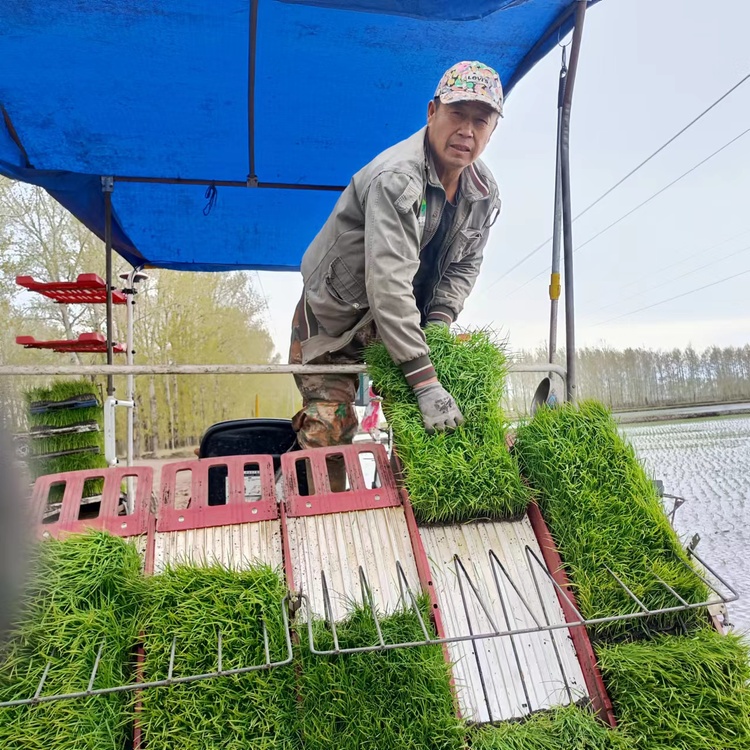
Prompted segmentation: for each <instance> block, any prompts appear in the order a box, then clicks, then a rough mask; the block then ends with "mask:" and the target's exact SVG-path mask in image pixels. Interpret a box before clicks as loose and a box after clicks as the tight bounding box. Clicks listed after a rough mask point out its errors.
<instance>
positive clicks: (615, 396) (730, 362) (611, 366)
mask: <svg viewBox="0 0 750 750" xmlns="http://www.w3.org/2000/svg"><path fill="white" fill-rule="evenodd" d="M512 359H513V361H514V362H518V363H524V364H530V363H537V362H544V361H546V359H547V352H546V349H542V348H540V349H538V350H536V351H528V350H526V351H518V352H515V353H513V354H512ZM556 361H558V362H562V363H564V362H565V352H564V351H562V352H560V353H559V355H558V357H557V359H556ZM576 362H577V379H578V397H579V398H593V399H597V400H598V401H602V402H603V403H605V404H607V405H608V406H609V407H611V408H612V409H637V408H644V407H659V406H676V405H680V404H688V405H689V404H701V403H725V402H735V401H747V400H750V343H748V344H745V345H744V346H728V347H718V346H711V347H708V348H706V349H703V350H702V351H697V350H696V349H694V348H693V347H692V346H688V347H687V348H685V349H678V348H675V349H670V350H666V351H665V350H654V349H645V348H637V349H634V348H628V349H622V350H620V349H614V348H612V347H608V346H598V347H586V348H583V349H579V350H578V353H577V357H576ZM541 377H542V376H541V375H530V374H524V375H521V374H514V375H511V376H510V377H509V379H508V389H507V406H508V408H509V409H510V410H511V411H513V412H515V413H520V412H523V411H524V410H525V409H526V408H527V407H528V405H529V404H530V403H531V399H532V397H533V394H534V390H535V389H536V386H537V385H538V383H539V380H540V378H541ZM556 389H557V390H558V392H561V391H562V385H561V384H560V383H559V381H558V383H557V384H556Z"/></svg>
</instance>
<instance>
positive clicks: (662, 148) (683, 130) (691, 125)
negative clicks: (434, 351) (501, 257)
mask: <svg viewBox="0 0 750 750" xmlns="http://www.w3.org/2000/svg"><path fill="white" fill-rule="evenodd" d="M748 79H750V73H748V74H747V75H746V76H745V77H744V78H742V79H740V80H739V81H738V82H737V83H735V84H734V86H732V87H731V88H730V89H728V90H727V91H725V92H724V93H723V94H722V95H721V96H720V97H719V98H718V99H717V100H716V101H715V102H713V104H711V105H710V106H708V107H707V108H706V109H704V110H703V112H701V113H700V114H699V115H698V116H697V117H695V118H693V119H692V120H691V121H690V122H689V123H688V124H687V125H685V127H683V128H682V129H681V130H679V131H678V132H677V133H675V134H674V135H673V136H672V137H671V138H670V139H669V140H668V141H665V142H664V143H663V144H662V145H661V146H659V148H657V149H656V151H654V152H653V153H652V154H651V155H650V156H647V157H646V158H645V159H644V160H643V161H642V162H641V163H640V164H638V165H637V166H636V167H634V168H633V169H631V170H630V172H628V173H627V174H626V175H625V176H624V177H622V178H621V179H619V180H618V181H617V182H616V183H615V184H614V185H612V187H610V188H608V189H607V190H606V191H605V192H603V193H602V194H601V195H600V196H599V197H598V198H597V199H596V200H595V201H594V202H593V203H590V204H589V205H588V206H586V208H584V209H583V211H581V212H580V213H579V214H577V215H576V216H574V217H573V221H576V220H577V219H580V218H581V216H583V215H584V214H585V213H587V212H588V211H590V210H591V209H592V208H593V207H594V206H596V205H597V203H599V202H600V201H602V200H604V199H605V198H606V197H607V196H608V195H609V194H610V193H611V192H612V191H613V190H615V189H617V188H618V187H620V185H622V183H623V182H625V181H626V180H628V179H630V178H631V177H632V176H633V175H634V174H635V173H636V172H637V171H638V170H639V169H641V168H642V167H644V166H645V165H646V164H648V163H649V162H650V161H651V159H653V158H654V157H655V156H657V155H658V154H660V153H661V152H662V151H663V150H664V149H665V148H666V147H667V146H669V145H670V144H671V143H673V142H674V141H676V140H677V139H678V138H679V137H680V136H681V135H682V134H683V133H685V132H686V131H687V130H689V129H690V128H691V127H693V125H695V123H697V122H698V120H700V119H701V118H702V117H704V116H705V115H707V114H708V113H709V112H710V111H711V110H712V109H713V108H714V107H715V106H716V105H717V104H719V103H720V102H722V101H724V99H726V98H727V97H728V96H729V95H730V94H731V93H732V92H733V91H735V90H736V89H738V88H739V87H740V86H741V85H742V84H743V83H745V81H747V80H748ZM551 241H552V237H549V238H548V239H546V240H545V241H544V242H542V244H541V245H538V246H537V247H535V248H534V249H533V250H532V251H531V252H530V253H527V254H526V255H524V257H523V258H521V260H519V261H518V262H517V263H515V264H514V265H513V266H511V267H510V268H509V269H508V270H507V271H506V272H505V273H503V274H501V275H500V276H498V277H497V279H495V281H493V282H492V283H491V284H490V285H489V286H488V287H487V288H486V289H485V291H487V290H489V289H491V288H492V287H493V286H494V285H495V284H497V283H498V282H499V281H502V280H503V279H504V278H505V277H506V276H508V274H510V273H512V272H513V271H515V270H516V268H518V267H519V266H520V265H522V264H524V263H525V262H526V261H527V260H528V259H529V258H531V257H533V256H534V255H536V254H537V253H538V252H539V251H540V250H541V249H542V248H544V247H545V246H546V245H547V244H548V243H549V242H551Z"/></svg>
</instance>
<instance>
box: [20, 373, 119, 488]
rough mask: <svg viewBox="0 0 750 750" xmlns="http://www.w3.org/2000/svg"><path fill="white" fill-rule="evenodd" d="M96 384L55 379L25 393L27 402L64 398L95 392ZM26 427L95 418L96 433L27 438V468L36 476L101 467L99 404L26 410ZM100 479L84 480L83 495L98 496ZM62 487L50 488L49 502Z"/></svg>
mask: <svg viewBox="0 0 750 750" xmlns="http://www.w3.org/2000/svg"><path fill="white" fill-rule="evenodd" d="M96 391H97V387H96V385H95V384H94V383H92V382H91V381H89V380H58V381H55V382H54V383H52V384H51V385H50V386H46V387H41V388H31V389H29V390H28V391H26V392H25V396H26V400H27V402H28V403H29V405H30V404H32V403H34V402H35V401H64V400H65V399H68V398H72V397H73V396H81V395H87V394H95V393H96ZM28 419H29V427H39V426H45V427H70V426H73V425H77V424H80V423H81V422H87V421H90V420H95V421H96V422H98V424H99V431H98V432H87V433H71V434H67V435H56V436H50V437H47V438H31V439H30V447H31V456H30V459H29V468H30V470H31V473H32V476H34V477H35V478H36V477H40V476H44V475H46V474H58V473H61V472H66V471H79V470H82V469H103V468H106V466H107V462H106V460H105V458H104V433H103V431H102V429H103V424H104V412H103V410H102V407H101V406H96V407H86V408H83V409H54V410H51V411H45V412H41V413H38V414H31V413H29V416H28ZM89 447H96V448H99V452H98V453H94V452H93V451H92V452H87V453H74V454H70V455H65V456H55V457H53V458H45V457H43V455H40V454H45V453H55V452H58V451H64V450H70V449H76V448H89ZM102 486H103V482H102V480H96V479H95V480H91V481H89V482H86V484H85V485H84V488H83V496H84V497H92V496H94V495H98V494H99V493H101V491H102ZM62 492H63V489H62V487H53V488H52V489H51V491H50V497H49V500H50V502H53V503H54V502H59V501H60V500H62Z"/></svg>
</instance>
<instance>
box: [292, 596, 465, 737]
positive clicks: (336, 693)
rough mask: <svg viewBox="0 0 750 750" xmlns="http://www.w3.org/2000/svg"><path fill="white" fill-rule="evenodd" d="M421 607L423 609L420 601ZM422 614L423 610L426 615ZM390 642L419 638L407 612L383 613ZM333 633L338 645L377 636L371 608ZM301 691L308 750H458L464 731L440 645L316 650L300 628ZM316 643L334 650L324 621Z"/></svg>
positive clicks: (366, 641) (316, 630)
mask: <svg viewBox="0 0 750 750" xmlns="http://www.w3.org/2000/svg"><path fill="white" fill-rule="evenodd" d="M422 609H423V611H424V612H425V613H426V612H427V609H428V607H427V606H424V603H423V606H422ZM425 616H426V615H425ZM381 627H382V632H383V637H384V639H385V641H386V642H387V643H403V642H409V641H419V640H422V639H423V637H424V635H423V633H422V630H421V627H420V625H419V621H418V618H417V617H416V615H415V614H414V612H412V611H400V612H397V613H395V614H392V615H389V616H387V617H384V618H382V619H381ZM336 632H337V635H338V638H339V643H340V645H341V647H342V648H355V647H358V646H371V645H373V644H376V643H377V642H378V636H377V631H376V629H375V624H374V621H373V619H372V616H371V614H370V612H369V610H368V611H365V610H364V609H361V608H358V609H355V610H354V611H353V612H352V613H351V615H350V616H349V617H348V618H347V620H346V621H344V622H341V623H338V624H337V626H336ZM300 637H301V639H302V641H303V647H302V648H301V649H300V659H301V663H302V665H301V670H300V671H301V673H300V678H299V679H300V696H301V702H302V706H301V708H302V719H301V721H302V740H303V743H304V747H305V750H329V748H333V747H337V748H347V749H349V748H351V750H397V749H398V750H460V748H463V747H464V736H465V729H464V727H463V725H462V723H461V722H460V721H459V720H458V719H457V718H456V713H455V706H454V703H453V695H452V693H451V688H450V670H449V666H448V664H447V663H446V661H445V659H444V657H443V652H442V649H441V648H440V647H439V646H417V647H414V648H403V649H393V650H391V651H383V652H370V653H361V654H341V655H337V656H314V655H313V654H311V653H310V651H309V650H308V649H307V648H306V646H305V643H306V641H307V631H306V630H304V632H303V631H302V629H301V628H300ZM314 637H315V644H316V646H317V647H318V648H321V649H330V648H333V637H332V634H331V631H330V629H329V627H328V626H326V624H325V623H324V622H321V621H318V622H315V623H314Z"/></svg>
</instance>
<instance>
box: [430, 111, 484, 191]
mask: <svg viewBox="0 0 750 750" xmlns="http://www.w3.org/2000/svg"><path fill="white" fill-rule="evenodd" d="M419 134H421V136H422V139H421V140H422V150H423V154H424V159H425V170H426V173H427V182H428V183H429V184H430V185H432V187H436V188H440V189H441V190H442V189H443V186H442V185H441V183H440V179H439V178H438V176H437V171H436V170H435V163H434V161H433V159H432V155H431V154H430V145H429V142H428V140H427V126H426V125H425V127H424V128H422V130H420V131H419V133H418V134H417V135H419ZM477 164H481V162H479V161H476V162H474V163H473V164H471V165H469V166H468V167H466V169H464V171H463V172H462V173H461V177H460V178H459V181H458V185H459V192H460V193H461V195H462V196H466V199H467V200H469V201H470V202H472V203H473V202H474V201H479V200H483V199H484V198H488V197H489V195H490V188H489V185H488V184H487V182H486V180H485V179H484V177H483V176H482V174H481V172H480V171H479V169H477Z"/></svg>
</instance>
